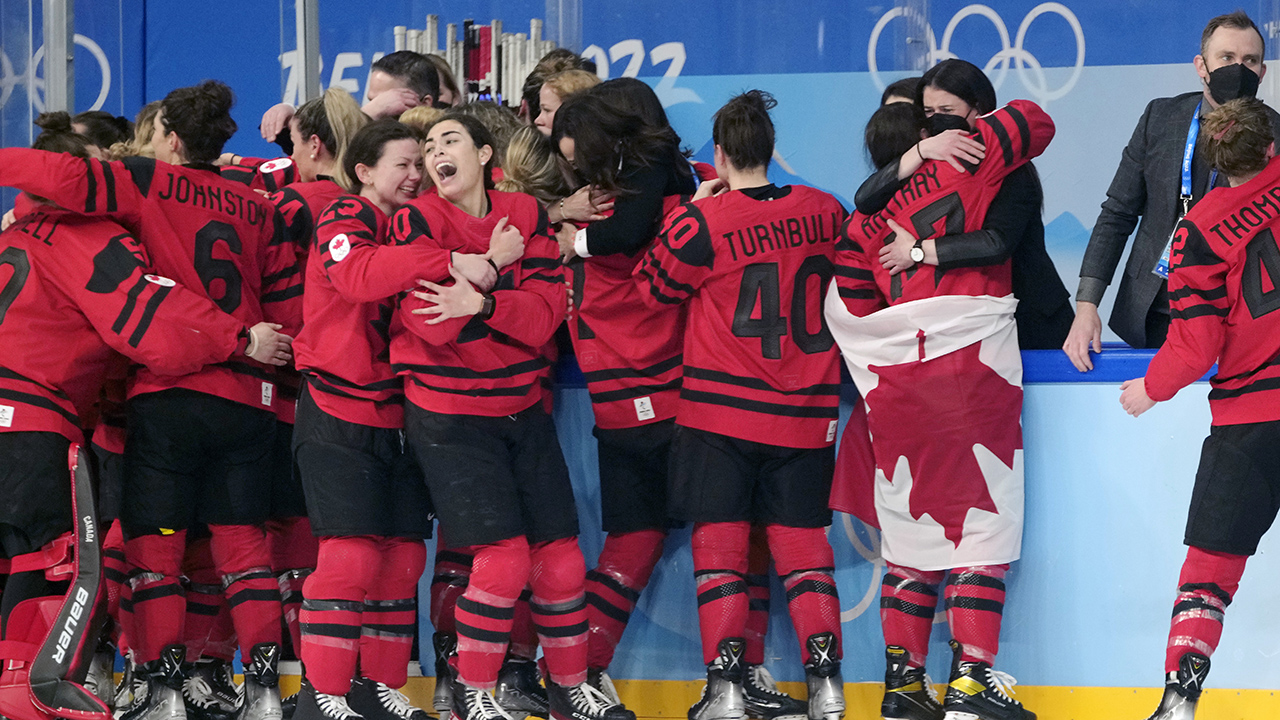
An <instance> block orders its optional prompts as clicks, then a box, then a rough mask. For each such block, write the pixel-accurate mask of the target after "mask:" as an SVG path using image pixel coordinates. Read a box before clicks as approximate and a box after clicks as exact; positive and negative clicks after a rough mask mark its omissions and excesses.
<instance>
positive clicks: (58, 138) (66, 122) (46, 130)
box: [31, 110, 90, 158]
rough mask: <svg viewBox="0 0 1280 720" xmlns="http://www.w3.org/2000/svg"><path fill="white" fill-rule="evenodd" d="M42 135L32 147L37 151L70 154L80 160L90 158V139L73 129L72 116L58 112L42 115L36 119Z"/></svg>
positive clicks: (37, 137)
mask: <svg viewBox="0 0 1280 720" xmlns="http://www.w3.org/2000/svg"><path fill="white" fill-rule="evenodd" d="M35 124H36V127H39V128H40V131H41V132H40V134H39V135H37V136H36V139H35V142H33V143H31V147H33V148H35V149H36V150H47V151H49V152H57V153H68V154H70V155H74V156H75V157H78V158H87V157H89V145H90V143H89V139H88V138H86V137H85V136H83V135H81V134H80V133H78V132H76V131H75V130H74V129H73V128H72V127H71V116H70V115H68V114H67V113H65V112H62V111H61V110H59V111H58V112H47V113H41V114H40V116H39V117H37V118H36V119H35Z"/></svg>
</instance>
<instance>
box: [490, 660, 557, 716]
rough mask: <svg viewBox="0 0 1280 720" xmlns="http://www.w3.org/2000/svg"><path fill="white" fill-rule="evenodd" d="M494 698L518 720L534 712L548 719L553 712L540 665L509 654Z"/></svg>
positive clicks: (503, 663)
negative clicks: (543, 684) (540, 675)
mask: <svg viewBox="0 0 1280 720" xmlns="http://www.w3.org/2000/svg"><path fill="white" fill-rule="evenodd" d="M493 697H494V699H496V700H497V701H498V704H499V705H501V706H502V709H503V710H506V711H507V713H509V714H510V715H511V717H513V718H515V719H516V720H521V719H522V718H526V717H528V716H530V715H534V716H537V717H541V718H545V717H547V713H548V712H550V709H549V701H548V700H547V691H546V689H545V688H543V687H542V681H541V678H540V677H539V676H538V664H537V663H536V662H534V661H533V660H529V659H526V658H521V657H508V658H507V659H506V660H504V661H503V662H502V669H501V670H500V671H498V687H496V688H495V689H494V691H493Z"/></svg>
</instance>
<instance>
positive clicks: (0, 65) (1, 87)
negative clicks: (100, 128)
mask: <svg viewBox="0 0 1280 720" xmlns="http://www.w3.org/2000/svg"><path fill="white" fill-rule="evenodd" d="M75 44H76V45H79V46H80V47H82V48H84V49H85V50H88V51H89V54H91V55H93V59H94V60H95V61H97V63H98V69H99V70H101V72H102V86H101V87H100V88H99V89H98V97H97V98H95V99H94V101H93V105H92V106H91V107H90V108H89V109H90V110H101V109H102V106H103V105H105V104H106V102H107V95H108V94H110V92H111V62H110V61H109V60H108V59H107V54H106V53H105V52H103V51H102V47H101V46H100V45H98V43H96V42H94V41H93V39H92V38H89V37H85V36H84V35H80V34H79V33H77V34H76V36H75ZM43 60H44V46H43V45H41V46H40V48H39V49H38V50H36V53H35V55H33V56H32V57H31V64H30V65H28V66H27V71H26V72H24V73H21V74H19V73H18V72H16V71H15V70H14V67H13V61H12V60H10V59H9V56H8V55H6V54H4V53H3V52H0V107H4V106H5V105H7V104H8V103H9V98H10V96H12V95H13V91H14V88H16V87H17V86H19V85H25V86H26V88H27V100H28V102H30V103H31V106H32V107H33V108H35V111H36V112H37V113H41V112H44V98H43V97H42V96H41V93H43V91H44V78H43V77H36V73H35V69H36V68H37V67H39V65H40V63H41V62H42V61H43Z"/></svg>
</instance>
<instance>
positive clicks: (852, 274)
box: [836, 265, 876, 282]
mask: <svg viewBox="0 0 1280 720" xmlns="http://www.w3.org/2000/svg"><path fill="white" fill-rule="evenodd" d="M836 275H839V276H840V277H843V278H848V279H850V280H866V281H868V282H874V281H875V279H876V276H875V275H874V274H872V272H871V271H870V270H867V269H866V268H856V267H846V266H844V265H837V266H836Z"/></svg>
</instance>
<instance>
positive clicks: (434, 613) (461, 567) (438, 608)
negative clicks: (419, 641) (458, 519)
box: [430, 537, 475, 635]
mask: <svg viewBox="0 0 1280 720" xmlns="http://www.w3.org/2000/svg"><path fill="white" fill-rule="evenodd" d="M474 560H475V553H474V552H472V550H471V548H466V547H464V548H451V547H447V546H445V544H444V538H443V537H441V538H437V539H436V562H435V570H434V571H433V572H432V575H431V609H430V613H431V624H432V625H433V626H434V627H435V629H436V632H440V633H444V634H446V635H457V634H458V630H457V628H456V627H455V626H454V622H453V613H454V607H455V606H456V605H457V604H458V598H460V597H462V593H463V592H465V591H466V589H467V581H468V580H469V579H470V578H471V564H472V562H473V561H474Z"/></svg>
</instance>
